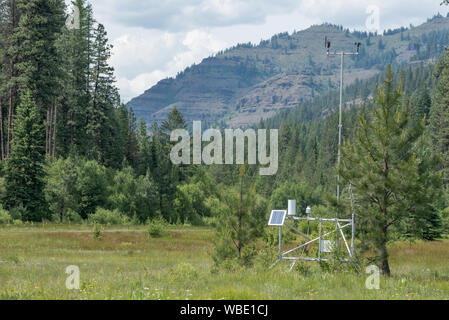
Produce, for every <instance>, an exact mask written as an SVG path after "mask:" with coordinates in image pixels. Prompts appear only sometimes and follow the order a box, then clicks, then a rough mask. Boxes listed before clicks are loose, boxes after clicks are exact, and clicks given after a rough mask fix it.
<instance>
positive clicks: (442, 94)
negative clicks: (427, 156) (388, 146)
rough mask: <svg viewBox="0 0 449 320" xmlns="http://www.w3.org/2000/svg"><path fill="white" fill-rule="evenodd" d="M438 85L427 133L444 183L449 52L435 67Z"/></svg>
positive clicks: (448, 177)
mask: <svg viewBox="0 0 449 320" xmlns="http://www.w3.org/2000/svg"><path fill="white" fill-rule="evenodd" d="M436 76H437V78H438V85H437V88H436V92H435V96H434V98H433V101H432V107H431V111H430V122H429V134H430V137H431V139H432V146H433V151H434V152H435V153H436V154H441V156H442V164H441V169H442V170H443V174H444V183H445V185H447V184H448V182H449V130H448V128H449V95H448V94H447V93H448V92H449V53H446V55H445V56H444V58H443V59H442V60H441V61H440V62H439V63H438V65H437V67H436Z"/></svg>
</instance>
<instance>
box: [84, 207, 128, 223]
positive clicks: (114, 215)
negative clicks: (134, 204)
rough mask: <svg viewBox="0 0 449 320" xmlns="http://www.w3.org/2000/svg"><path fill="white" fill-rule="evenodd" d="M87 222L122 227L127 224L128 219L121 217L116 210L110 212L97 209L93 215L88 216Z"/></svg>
mask: <svg viewBox="0 0 449 320" xmlns="http://www.w3.org/2000/svg"><path fill="white" fill-rule="evenodd" d="M89 221H90V222H91V223H94V224H103V225H122V224H126V223H128V218H127V217H125V216H123V215H122V214H121V213H120V212H119V211H118V210H114V211H110V210H106V209H103V208H97V210H96V211H95V214H93V215H91V216H89Z"/></svg>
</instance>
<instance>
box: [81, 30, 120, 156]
mask: <svg viewBox="0 0 449 320" xmlns="http://www.w3.org/2000/svg"><path fill="white" fill-rule="evenodd" d="M111 49H112V46H111V45H109V44H108V39H107V33H106V31H105V28H104V26H103V25H102V24H99V25H98V27H97V28H96V30H95V41H94V43H93V48H92V62H93V63H92V71H91V73H90V75H91V95H92V97H91V102H90V103H89V107H88V111H87V115H88V118H87V126H86V133H87V137H88V141H87V144H88V145H89V149H88V155H89V156H90V157H91V158H93V159H95V160H98V161H99V162H100V163H103V164H104V163H105V161H106V154H107V150H108V148H110V147H111V146H113V145H114V143H115V142H114V141H113V138H114V135H113V134H112V131H113V126H114V123H113V117H114V110H115V108H117V107H118V105H119V102H120V98H119V94H118V90H117V88H116V87H115V85H114V83H115V77H114V69H113V68H112V67H111V66H109V64H108V60H109V58H110V57H111Z"/></svg>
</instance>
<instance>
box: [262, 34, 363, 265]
mask: <svg viewBox="0 0 449 320" xmlns="http://www.w3.org/2000/svg"><path fill="white" fill-rule="evenodd" d="M360 46H361V43H360V42H356V43H355V47H356V50H355V51H354V52H345V51H339V52H338V51H334V52H331V42H330V41H329V39H328V38H327V37H326V38H325V49H326V52H327V56H328V57H331V56H340V57H341V66H340V105H339V122H338V154H337V164H338V166H340V164H341V145H342V129H343V121H342V120H343V89H344V61H345V56H358V55H359V54H360ZM341 191H342V190H341V186H340V174H338V176H337V201H340V198H341ZM348 191H349V196H350V201H351V211H352V212H351V219H341V218H339V217H338V216H337V217H336V218H332V219H331V218H314V217H312V216H311V214H312V208H311V207H310V206H308V207H307V209H306V212H305V214H306V215H305V216H299V215H297V212H296V200H289V201H288V210H273V211H272V212H271V215H270V219H269V222H268V225H269V226H270V227H278V228H279V256H278V259H277V260H276V262H275V263H274V264H273V265H272V266H271V267H270V269H271V268H273V267H274V266H276V265H277V264H278V263H279V262H281V261H283V260H286V261H290V262H291V267H290V271H291V270H293V268H294V267H295V265H296V264H297V263H298V261H316V262H329V261H330V259H331V257H332V255H333V254H334V253H335V252H336V250H339V249H340V248H343V250H341V252H342V257H339V258H338V259H341V260H342V261H343V262H351V261H353V259H354V249H355V248H354V247H355V244H354V241H355V217H356V214H355V211H354V196H353V193H352V186H351V185H350V186H349V188H348ZM296 222H307V232H306V233H304V232H301V231H299V230H298V228H296V227H294V225H295V224H296ZM311 223H314V224H315V225H316V224H318V226H317V228H318V236H316V237H315V238H313V239H312V235H311ZM284 227H287V228H289V229H290V230H291V231H292V232H293V233H296V234H299V235H300V236H301V238H302V239H303V240H302V241H301V243H300V244H299V245H298V246H296V247H293V248H291V249H287V250H286V251H283V243H282V237H283V228H284ZM349 229H351V232H350V236H349V235H345V231H346V230H349ZM340 236H341V237H340ZM349 237H350V240H349ZM313 246H317V247H318V248H317V251H316V254H315V255H314V256H313V257H312V256H310V254H309V252H311V251H312V250H310V249H312V248H313Z"/></svg>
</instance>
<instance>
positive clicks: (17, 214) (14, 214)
mask: <svg viewBox="0 0 449 320" xmlns="http://www.w3.org/2000/svg"><path fill="white" fill-rule="evenodd" d="M9 214H10V215H11V218H12V219H13V220H22V218H23V217H25V216H26V209H25V208H24V207H23V206H22V205H21V206H18V207H15V208H12V209H11V210H9Z"/></svg>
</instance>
